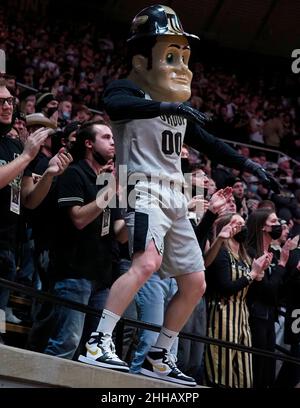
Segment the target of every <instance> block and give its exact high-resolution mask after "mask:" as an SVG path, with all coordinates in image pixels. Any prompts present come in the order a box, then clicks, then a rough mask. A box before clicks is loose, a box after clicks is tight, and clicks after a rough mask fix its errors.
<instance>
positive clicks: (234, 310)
mask: <svg viewBox="0 0 300 408" xmlns="http://www.w3.org/2000/svg"><path fill="white" fill-rule="evenodd" d="M229 223H230V224H231V226H232V227H236V226H240V227H241V229H240V231H239V232H238V233H234V235H233V236H231V237H229V239H226V240H224V244H223V246H222V247H221V249H220V251H219V253H218V254H217V256H216V258H215V260H214V261H213V263H212V264H211V265H210V266H209V268H208V270H207V272H206V280H207V285H208V289H207V292H208V294H207V299H208V335H209V336H210V337H213V338H217V339H220V340H225V341H231V342H234V343H237V344H244V345H246V346H248V347H251V334H250V327H249V323H248V317H249V313H248V308H247V305H246V294H247V291H248V288H249V285H250V284H251V283H252V282H253V280H258V281H259V280H261V279H262V277H263V274H264V269H265V268H267V267H268V266H269V264H270V262H271V256H270V254H268V253H266V254H263V255H262V256H261V257H260V258H258V259H257V260H255V261H254V262H253V263H252V262H251V259H250V257H249V255H248V254H247V252H246V249H245V241H246V238H247V227H246V226H245V220H244V219H243V218H242V217H241V216H240V215H238V214H232V213H231V214H227V215H224V216H223V217H221V218H220V219H219V220H218V222H217V234H218V233H219V232H220V231H221V230H222V229H223V228H224V227H225V226H226V225H227V224H229ZM251 264H252V266H251ZM205 357H206V359H205V368H206V376H207V381H208V384H209V385H214V386H217V387H226V388H227V387H230V388H251V387H252V386H253V380H252V356H251V355H250V354H247V353H241V352H240V351H236V350H231V349H227V348H222V347H219V346H216V345H212V344H210V345H208V346H207V348H206V356H205Z"/></svg>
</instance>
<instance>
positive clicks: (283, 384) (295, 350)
mask: <svg viewBox="0 0 300 408" xmlns="http://www.w3.org/2000/svg"><path fill="white" fill-rule="evenodd" d="M291 356H293V357H297V358H299V359H300V344H292V345H291ZM299 382H300V366H299V365H297V364H292V363H287V362H286V361H284V362H283V364H282V366H281V369H280V371H279V374H278V377H277V379H276V383H275V387H277V388H294V387H295V386H296V385H297V384H298V383H299Z"/></svg>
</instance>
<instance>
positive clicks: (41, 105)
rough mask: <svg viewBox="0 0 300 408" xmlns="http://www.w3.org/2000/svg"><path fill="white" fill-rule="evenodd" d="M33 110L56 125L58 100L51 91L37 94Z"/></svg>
mask: <svg viewBox="0 0 300 408" xmlns="http://www.w3.org/2000/svg"><path fill="white" fill-rule="evenodd" d="M35 111H36V112H40V113H42V114H43V115H44V116H46V118H48V119H50V120H51V121H52V122H53V123H54V125H55V127H57V121H58V101H57V100H56V99H55V97H54V95H53V94H52V93H50V92H48V93H43V94H41V95H37V99H36V104H35Z"/></svg>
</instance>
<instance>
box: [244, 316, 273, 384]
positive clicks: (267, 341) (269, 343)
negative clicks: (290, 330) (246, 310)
mask: <svg viewBox="0 0 300 408" xmlns="http://www.w3.org/2000/svg"><path fill="white" fill-rule="evenodd" d="M249 323H250V328H251V335H252V346H253V347H256V348H260V349H264V350H269V351H275V342H276V336H275V326H274V323H275V321H274V319H273V318H271V319H268V320H264V319H260V318H258V317H250V319H249ZM275 372H276V360H275V359H272V358H269V357H261V356H257V355H253V386H254V388H269V387H272V386H273V384H274V381H275Z"/></svg>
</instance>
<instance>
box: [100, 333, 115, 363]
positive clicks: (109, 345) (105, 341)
mask: <svg viewBox="0 0 300 408" xmlns="http://www.w3.org/2000/svg"><path fill="white" fill-rule="evenodd" d="M99 346H100V347H101V348H102V350H103V351H104V352H105V353H106V355H107V357H108V358H111V359H114V360H115V359H118V360H119V357H118V356H117V354H116V348H115V345H114V343H113V341H112V338H111V336H103V337H102V338H101V341H100V343H99Z"/></svg>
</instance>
